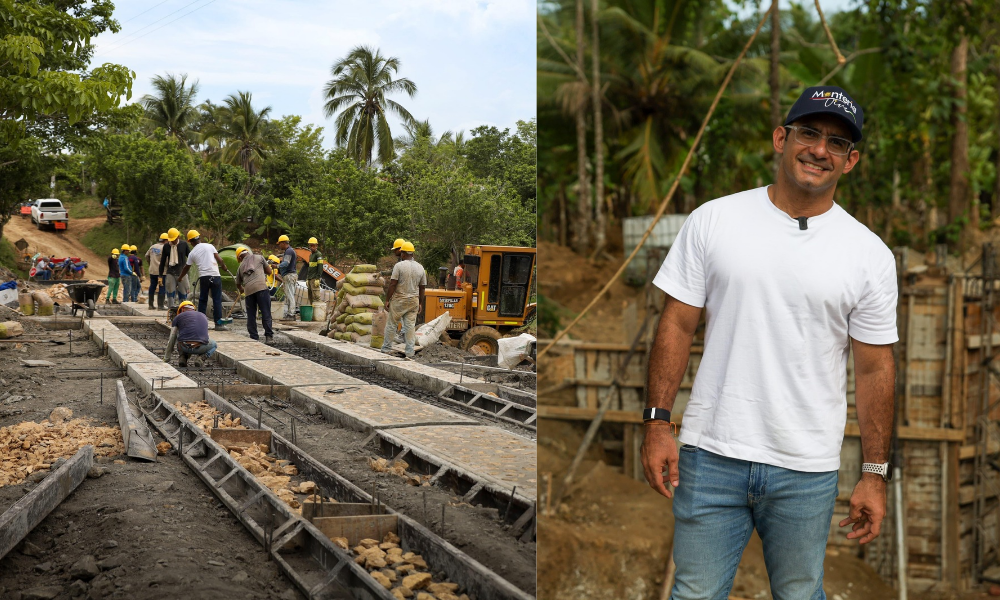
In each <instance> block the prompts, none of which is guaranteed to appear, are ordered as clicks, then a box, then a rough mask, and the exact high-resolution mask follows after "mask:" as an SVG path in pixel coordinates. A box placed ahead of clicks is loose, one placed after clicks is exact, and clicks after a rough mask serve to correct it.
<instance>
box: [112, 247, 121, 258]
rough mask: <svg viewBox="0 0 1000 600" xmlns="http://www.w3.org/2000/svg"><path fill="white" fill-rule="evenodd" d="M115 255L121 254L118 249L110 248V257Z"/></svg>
mask: <svg viewBox="0 0 1000 600" xmlns="http://www.w3.org/2000/svg"><path fill="white" fill-rule="evenodd" d="M116 254H121V252H119V251H118V248H112V249H111V255H112V256H114V255H116Z"/></svg>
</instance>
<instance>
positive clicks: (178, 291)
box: [160, 227, 191, 308]
mask: <svg viewBox="0 0 1000 600" xmlns="http://www.w3.org/2000/svg"><path fill="white" fill-rule="evenodd" d="M188 252H190V247H189V246H188V243H187V242H185V241H184V240H182V239H181V232H180V231H178V230H177V229H175V228H173V227H171V228H170V229H168V230H167V243H166V244H165V245H164V246H163V255H162V256H161V257H160V277H161V278H163V282H164V285H165V287H166V288H167V307H168V308H174V307H175V306H177V303H178V302H180V301H182V300H185V299H186V298H187V296H188V294H190V293H191V286H190V284H189V283H188V279H187V273H184V276H183V277H182V276H181V271H184V265H186V264H187V258H188Z"/></svg>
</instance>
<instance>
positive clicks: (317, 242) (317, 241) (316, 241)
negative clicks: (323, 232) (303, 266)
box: [306, 237, 319, 244]
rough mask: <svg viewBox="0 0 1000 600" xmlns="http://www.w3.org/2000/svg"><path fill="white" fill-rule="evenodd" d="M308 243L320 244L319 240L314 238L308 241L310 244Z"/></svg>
mask: <svg viewBox="0 0 1000 600" xmlns="http://www.w3.org/2000/svg"><path fill="white" fill-rule="evenodd" d="M306 243H307V244H319V240H317V239H316V238H314V237H311V238H309V241H308V242H306Z"/></svg>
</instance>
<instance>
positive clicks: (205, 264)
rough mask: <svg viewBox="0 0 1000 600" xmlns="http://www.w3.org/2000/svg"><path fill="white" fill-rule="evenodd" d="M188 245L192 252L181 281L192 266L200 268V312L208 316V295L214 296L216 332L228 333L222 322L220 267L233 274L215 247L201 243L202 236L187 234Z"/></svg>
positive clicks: (213, 309)
mask: <svg viewBox="0 0 1000 600" xmlns="http://www.w3.org/2000/svg"><path fill="white" fill-rule="evenodd" d="M187 240H188V243H189V244H191V251H190V252H188V256H187V264H185V265H184V268H183V269H182V270H181V279H183V278H185V277H187V274H188V271H189V270H190V269H191V265H194V266H196V267H198V312H200V313H202V314H204V315H205V316H208V313H207V312H206V311H207V309H208V294H209V293H211V294H212V317H213V318H214V319H215V330H216V331H228V330H229V328H228V327H226V326H225V324H224V323H223V322H222V275H221V274H220V273H219V267H222V268H223V269H225V271H226V273H229V276H230V277H232V276H233V273H232V271H230V270H229V267H227V266H226V263H225V261H223V260H222V259H221V258H219V252H218V251H217V250H216V249H215V246H213V245H212V244H209V243H208V242H203V241H201V234H200V233H198V232H197V231H195V230H194V229H192V230H191V231H188V234H187Z"/></svg>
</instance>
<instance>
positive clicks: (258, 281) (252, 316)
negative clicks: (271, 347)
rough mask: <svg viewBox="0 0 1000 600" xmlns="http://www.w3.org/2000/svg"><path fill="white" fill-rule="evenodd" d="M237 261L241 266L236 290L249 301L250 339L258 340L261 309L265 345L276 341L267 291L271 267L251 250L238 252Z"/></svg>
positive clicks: (238, 269) (246, 249)
mask: <svg viewBox="0 0 1000 600" xmlns="http://www.w3.org/2000/svg"><path fill="white" fill-rule="evenodd" d="M236 260H238V261H239V263H240V266H239V267H238V268H237V269H236V289H238V290H239V291H240V294H242V295H243V296H244V297H245V298H246V301H247V333H249V334H250V339H252V340H257V339H260V337H259V336H258V335H257V309H258V308H259V309H260V321H261V323H262V324H263V325H264V343H266V344H270V343H271V342H273V341H274V337H273V335H274V332H273V331H271V294H270V293H268V290H267V276H268V275H270V274H271V272H272V271H271V265H270V264H269V263H268V261H266V260H264V257H263V256H261V255H259V254H254V253H253V252H251V251H250V249H249V248H245V247H243V248H239V249H238V250H236Z"/></svg>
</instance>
